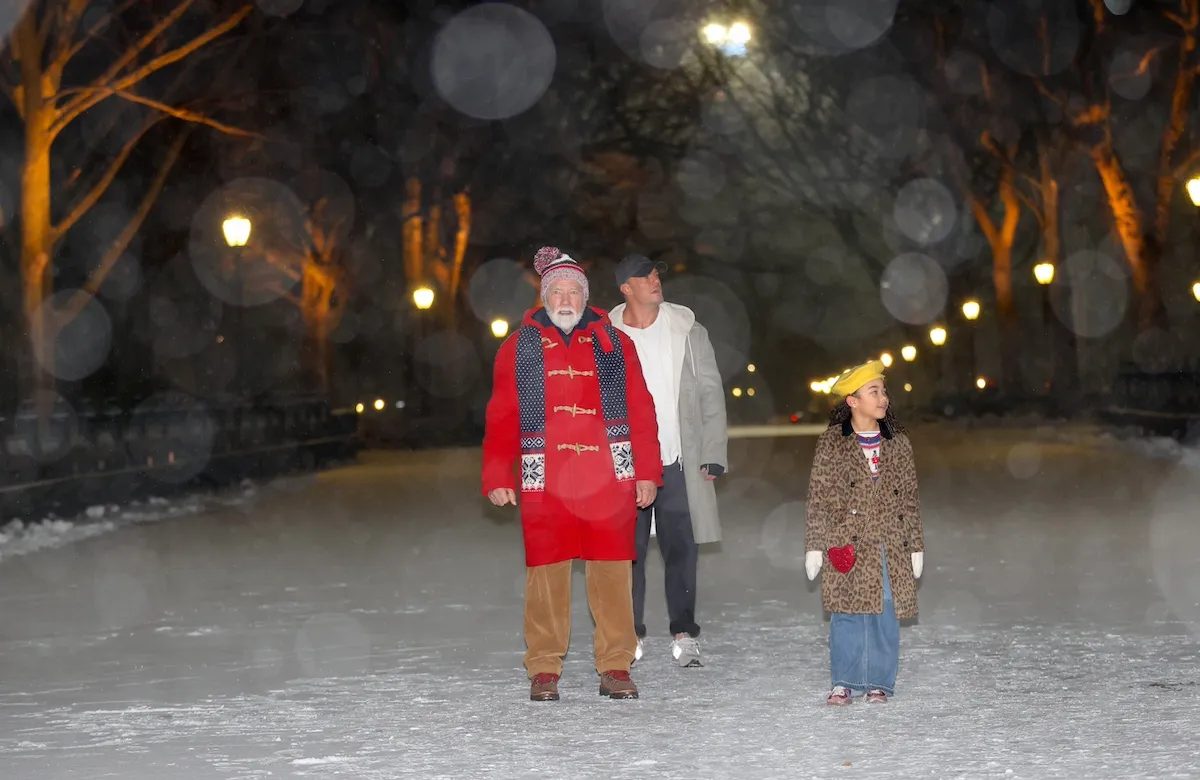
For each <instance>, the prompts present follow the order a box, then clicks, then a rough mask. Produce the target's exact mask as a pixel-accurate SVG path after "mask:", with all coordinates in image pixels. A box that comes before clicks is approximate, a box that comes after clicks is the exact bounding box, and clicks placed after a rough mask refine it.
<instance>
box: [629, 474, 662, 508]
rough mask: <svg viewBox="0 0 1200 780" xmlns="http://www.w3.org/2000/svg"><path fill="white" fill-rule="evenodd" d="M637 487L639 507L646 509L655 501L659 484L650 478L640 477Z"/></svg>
mask: <svg viewBox="0 0 1200 780" xmlns="http://www.w3.org/2000/svg"><path fill="white" fill-rule="evenodd" d="M634 487H635V492H636V493H637V505H638V509H645V508H646V507H648V506H650V505H651V504H653V503H654V497H655V496H657V495H658V486H656V485H655V484H654V482H653V481H652V480H649V479H639V480H638V481H637V485H635V486H634Z"/></svg>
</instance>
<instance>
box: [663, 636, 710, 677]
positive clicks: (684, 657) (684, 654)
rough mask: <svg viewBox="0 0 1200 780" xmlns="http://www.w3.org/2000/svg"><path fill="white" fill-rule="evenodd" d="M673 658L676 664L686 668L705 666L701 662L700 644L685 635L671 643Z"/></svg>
mask: <svg viewBox="0 0 1200 780" xmlns="http://www.w3.org/2000/svg"><path fill="white" fill-rule="evenodd" d="M671 657H673V658H674V659H675V663H677V664H679V665H680V666H682V667H684V668H685V669H686V668H689V667H695V666H704V664H702V663H701V662H700V643H699V642H697V641H696V639H695V637H691V636H688V635H687V634H684V635H683V636H681V637H678V638H676V639H675V640H674V641H672V642H671Z"/></svg>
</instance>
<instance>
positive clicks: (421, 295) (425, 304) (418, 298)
mask: <svg viewBox="0 0 1200 780" xmlns="http://www.w3.org/2000/svg"><path fill="white" fill-rule="evenodd" d="M412 298H413V303H414V304H416V306H417V308H418V309H428V308H429V307H430V306H432V305H433V290H431V289H429V288H428V287H418V288H417V289H415V290H413V294H412Z"/></svg>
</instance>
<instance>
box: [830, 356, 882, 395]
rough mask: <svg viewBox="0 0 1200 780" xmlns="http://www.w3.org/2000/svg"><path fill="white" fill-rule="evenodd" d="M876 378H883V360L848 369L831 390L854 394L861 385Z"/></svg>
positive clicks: (834, 393)
mask: <svg viewBox="0 0 1200 780" xmlns="http://www.w3.org/2000/svg"><path fill="white" fill-rule="evenodd" d="M874 379H883V361H882V360H872V361H871V362H870V363H863V364H862V365H861V366H855V367H854V368H848V369H846V370H845V371H843V372H842V375H841V376H839V377H838V378H837V381H836V382H834V383H833V387H831V388H830V389H829V392H830V393H832V394H833V395H843V396H844V395H853V394H854V393H857V392H858V389H859V388H860V387H862V386H863V385H865V384H866V383H867V382H870V381H872V380H874Z"/></svg>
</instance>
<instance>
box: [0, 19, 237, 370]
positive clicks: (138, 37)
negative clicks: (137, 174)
mask: <svg viewBox="0 0 1200 780" xmlns="http://www.w3.org/2000/svg"><path fill="white" fill-rule="evenodd" d="M140 5H144V6H146V8H145V11H146V12H147V13H146V15H144V16H141V17H139V18H136V19H135V18H133V16H134V14H135V12H137V11H139V10H141V9H140V8H138V6H140ZM195 5H197V3H196V0H172V7H170V8H169V10H167V11H166V12H163V11H162V9H160V8H158V7H157V6H156V5H155V4H153V3H142V2H140V0H123V1H122V2H119V3H118V4H117V5H116V7H115V8H113V9H112V10H111V11H109V12H107V13H101V14H88V13H87V11H88V10H89V7H90V6H91V3H90V2H88V0H35V1H34V2H31V3H29V5H28V7H27V8H26V10H25V11H24V13H23V14H22V15H21V17H20V18H19V20H18V21H17V24H16V27H15V28H14V29H13V31H12V33H11V35H10V36H9V40H8V51H7V53H8V61H6V62H4V63H3V67H2V68H0V85H2V87H3V89H4V92H5V93H6V94H7V96H8V97H9V99H10V100H11V101H12V104H13V106H14V107H15V109H16V111H17V114H18V116H19V117H20V119H21V122H22V124H23V128H24V135H25V150H24V151H25V156H24V162H23V165H22V170H21V187H20V221H21V250H20V268H21V284H22V289H23V294H22V302H23V312H24V316H25V319H26V323H27V328H28V334H29V339H30V345H31V347H32V349H33V354H34V355H36V356H39V357H40V359H41V360H42V362H43V364H45V363H46V361H47V360H52V359H53V356H52V345H53V339H54V332H53V331H52V332H47V327H48V326H49V327H50V328H52V329H53V328H60V327H62V325H63V324H65V322H67V321H69V320H70V319H71V318H72V317H74V316H75V315H76V314H77V313H78V312H79V311H80V310H81V309H82V308H83V306H85V305H86V303H87V301H88V300H89V299H90V297H91V296H92V295H94V294H95V293H96V291H97V290H99V288H100V286H101V285H102V284H103V282H104V279H105V277H106V276H107V275H108V273H109V272H110V271H111V270H112V268H113V267H114V265H115V264H116V262H117V260H118V259H119V258H120V257H121V254H122V253H123V252H124V251H125V249H126V247H128V245H129V243H130V241H132V240H133V238H134V236H135V235H136V233H137V231H138V230H139V228H140V227H141V225H142V223H143V222H144V221H145V219H146V216H147V215H148V214H149V212H150V209H151V208H152V207H153V205H154V203H155V201H156V200H157V198H158V196H159V194H160V193H161V192H162V189H163V186H164V184H165V183H166V180H167V177H168V176H169V175H170V172H171V169H172V168H173V167H174V165H175V164H176V162H177V161H178V160H179V157H180V155H181V153H182V151H183V147H184V144H185V143H186V141H187V137H188V132H187V130H186V129H184V130H181V131H179V132H177V133H176V134H175V137H174V138H173V139H172V140H171V142H170V143H169V145H168V146H167V149H166V152H165V154H164V156H163V158H162V160H161V161H160V162H159V164H158V169H157V172H156V173H155V175H154V177H153V178H152V179H151V181H150V182H149V183H148V184H147V186H146V188H145V190H144V193H143V195H142V197H141V200H140V202H139V203H138V205H137V206H136V208H135V209H134V210H133V212H132V214H131V215H130V217H129V220H128V222H127V223H126V224H125V225H124V227H123V228H122V229H121V230H120V231H119V232H118V234H117V235H116V237H115V238H114V239H113V240H112V242H111V243H110V244H109V245H107V246H104V247H101V248H100V255H99V259H98V261H97V262H96V264H95V266H94V268H93V269H92V271H91V275H90V278H89V279H88V280H87V282H86V283H85V284H84V285H83V286H82V287H81V288H80V289H79V290H78V291H77V292H76V294H75V295H74V296H73V297H72V298H71V299H70V301H69V302H68V303H67V305H66V306H65V307H63V309H62V310H61V311H60V312H57V313H56V316H55V317H54V318H53V322H49V321H48V318H47V317H45V316H43V315H42V313H41V308H42V305H43V301H44V300H45V299H46V297H47V296H48V295H49V294H50V293H51V292H52V281H51V279H52V271H53V263H54V257H55V249H56V247H57V246H58V245H59V244H60V242H61V241H62V240H63V237H64V236H65V235H66V234H67V232H68V231H69V230H70V229H71V227H72V226H74V225H75V224H76V223H78V221H79V220H80V219H81V218H82V217H83V216H84V215H85V214H86V213H87V212H88V210H89V209H91V208H92V207H93V206H95V205H96V204H97V202H99V201H100V199H101V198H102V197H103V196H104V194H105V192H106V191H107V190H108V189H109V187H110V186H111V185H112V184H113V182H114V181H115V180H116V179H117V176H118V174H119V173H120V171H121V168H122V166H124V165H125V163H126V162H128V160H129V159H130V157H131V156H132V155H133V153H134V150H135V149H136V148H137V147H138V145H139V142H140V141H142V140H143V139H144V138H145V137H146V135H147V133H149V132H150V130H151V129H152V128H154V127H155V126H157V125H158V124H159V123H160V122H162V121H163V120H164V119H167V118H175V119H179V120H182V121H183V122H185V123H188V124H189V125H195V124H202V125H207V126H209V127H212V128H215V129H217V130H219V131H222V132H227V133H235V134H236V133H240V132H241V131H239V130H237V129H236V128H233V127H230V126H228V125H225V124H223V123H221V122H218V121H216V120H214V119H213V118H211V117H210V116H208V115H207V114H205V113H203V112H202V111H200V110H199V109H198V108H197V107H194V106H187V105H177V104H174V103H173V102H172V100H173V98H174V96H175V94H176V93H177V92H179V91H180V90H181V87H182V86H183V80H184V79H185V78H186V71H185V73H184V74H183V76H181V78H180V79H177V80H176V82H175V84H174V85H172V86H171V87H168V88H167V89H166V95H165V99H163V97H153V96H151V95H150V94H149V92H150V90H148V89H145V87H146V86H147V85H148V83H149V81H150V80H151V77H152V76H154V75H155V74H157V73H159V72H160V71H163V70H164V69H165V68H167V67H169V66H171V65H174V64H176V63H179V62H181V61H184V60H186V59H187V58H188V57H189V56H190V55H192V54H193V53H194V52H196V51H198V50H200V49H202V48H204V47H205V46H207V45H208V44H210V43H211V42H212V41H214V40H216V39H217V38H219V37H221V36H222V35H224V34H226V33H228V32H229V31H230V30H232V29H234V28H235V27H237V26H238V24H240V23H241V21H242V20H243V19H245V18H246V16H247V15H248V14H249V13H250V12H251V10H252V6H251V5H250V4H242V5H240V7H239V8H237V10H235V11H233V12H232V13H230V14H228V15H227V16H225V18H224V19H223V20H221V21H220V22H217V23H216V24H214V25H211V26H208V25H205V26H204V27H203V29H202V31H200V32H196V33H194V34H192V33H185V34H183V35H182V37H183V40H182V42H179V41H177V40H175V39H176V38H178V37H180V34H179V32H178V28H179V27H181V26H183V22H184V21H185V20H186V21H188V22H194V19H190V18H189V11H192V10H193V6H195ZM118 28H120V29H119V30H118ZM114 39H115V40H114ZM113 43H116V56H115V57H111V58H109V60H108V62H107V64H106V65H103V66H99V65H97V58H98V57H99V56H101V55H100V52H103V51H106V50H111V47H112V44H113ZM77 60H78V61H79V63H80V64H79V65H76V64H75V63H76V61H77ZM84 63H86V66H87V67H86V68H85V67H82V65H83V64H84ZM93 68H94V70H93ZM85 73H87V74H94V75H84V74H85ZM111 98H116V99H119V100H122V101H126V102H128V103H130V104H135V105H137V106H139V107H141V108H142V109H143V113H144V120H143V121H142V122H141V124H140V126H139V127H138V128H137V129H136V130H135V131H134V132H133V133H132V134H131V135H130V137H129V138H128V139H127V140H125V142H124V144H123V145H122V146H121V148H120V149H119V150H118V151H117V153H116V154H115V156H114V157H113V158H112V159H111V160H110V161H108V163H107V165H106V166H104V168H103V170H102V172H101V173H100V174H99V175H98V176H96V177H95V178H94V179H93V180H92V182H91V184H90V186H89V187H88V188H87V189H86V190H85V191H84V192H82V193H81V194H79V195H78V196H77V197H75V198H74V199H73V200H72V201H71V202H70V203H67V204H64V203H60V202H59V195H60V192H61V188H60V187H59V186H58V185H60V184H61V182H55V181H54V176H53V175H52V170H53V165H52V163H53V159H54V152H53V147H54V144H55V141H56V140H58V139H59V138H60V137H61V136H62V135H63V133H64V131H65V130H67V129H68V128H69V127H71V126H72V125H73V124H75V123H76V122H77V121H78V120H80V119H81V118H82V117H84V116H86V115H87V114H88V112H89V111H92V110H95V109H96V108H97V107H98V106H100V104H102V103H104V102H105V101H107V100H109V99H111ZM86 167H87V166H85V165H84V164H83V163H79V170H84V169H86ZM29 379H31V380H32V381H33V382H34V383H35V386H42V383H43V382H44V381H46V380H48V376H47V374H46V372H41V371H38V370H37V369H36V368H35V369H33V376H32V377H30V378H29Z"/></svg>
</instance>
